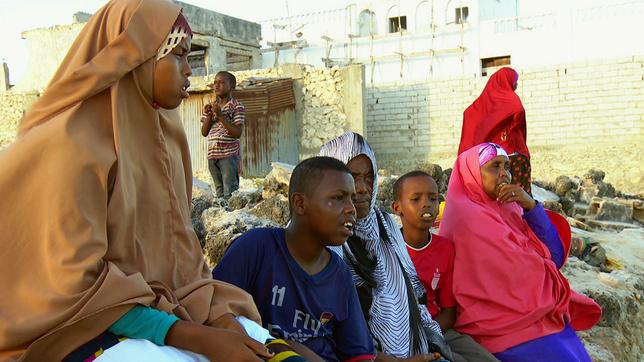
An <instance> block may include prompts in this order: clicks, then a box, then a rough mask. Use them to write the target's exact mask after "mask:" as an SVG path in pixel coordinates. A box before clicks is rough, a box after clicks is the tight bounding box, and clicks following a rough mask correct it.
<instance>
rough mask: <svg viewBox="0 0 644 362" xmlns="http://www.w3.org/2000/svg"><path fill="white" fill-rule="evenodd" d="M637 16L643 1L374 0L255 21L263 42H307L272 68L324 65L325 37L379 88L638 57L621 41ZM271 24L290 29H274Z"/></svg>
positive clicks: (268, 55)
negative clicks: (489, 66) (460, 13)
mask: <svg viewBox="0 0 644 362" xmlns="http://www.w3.org/2000/svg"><path fill="white" fill-rule="evenodd" d="M490 3H493V4H495V5H494V6H490ZM399 4H400V5H399ZM432 5H433V12H432ZM399 6H400V7H399ZM461 6H467V7H468V8H469V18H468V21H467V22H466V23H465V24H463V25H462V26H461V25H460V24H455V23H454V14H455V8H456V7H461ZM363 11H372V12H373V14H374V16H375V23H376V31H375V34H373V36H359V34H360V27H361V22H360V14H361V13H362V12H363ZM517 12H518V14H517ZM479 13H481V15H482V16H481V17H480V16H479ZM513 13H514V14H516V16H514V15H513V16H509V17H508V15H509V14H513ZM397 14H400V15H401V16H406V17H407V31H406V32H403V33H402V34H400V33H395V34H388V33H387V31H388V29H387V27H388V17H390V16H396V15H397ZM432 14H433V17H432ZM642 16H644V2H643V1H629V0H568V1H559V0H543V1H533V0H524V1H519V2H518V11H517V2H516V1H514V0H512V1H508V0H503V1H495V0H484V1H483V0H482V1H477V0H463V1H450V0H435V1H427V0H425V1H422V0H401V1H391V0H380V1H377V0H376V1H359V2H357V4H356V5H350V6H348V7H346V8H344V9H338V10H333V11H326V12H320V13H312V14H306V15H298V16H293V17H291V18H290V19H289V18H282V19H271V20H267V21H263V22H261V24H262V30H263V36H264V38H265V40H268V41H271V42H273V41H274V38H275V39H276V40H277V41H278V42H280V41H292V40H296V39H297V40H300V41H306V42H307V44H308V45H307V46H305V47H303V48H297V47H293V48H291V47H286V48H284V49H280V51H279V56H278V64H281V63H284V62H295V63H304V64H310V65H313V66H323V64H324V60H323V58H325V57H326V52H327V43H326V42H325V41H324V40H322V38H321V36H322V35H327V36H329V37H331V38H332V39H333V41H332V42H331V43H329V44H330V45H331V51H330V58H331V59H332V60H334V61H336V62H343V63H342V64H347V63H349V62H353V63H363V64H365V65H366V79H367V82H368V84H379V83H388V82H393V81H401V80H402V81H406V82H408V81H425V80H431V79H432V78H433V77H446V76H474V75H480V74H481V59H483V58H490V57H499V56H508V55H509V56H511V62H512V66H513V67H515V69H532V68H535V67H540V66H545V65H550V66H554V65H557V64H562V63H575V62H581V61H592V60H594V59H612V58H618V57H625V56H633V55H644V42H641V41H639V42H638V41H628V40H626V39H631V37H632V36H633V35H634V34H642V33H644V22H642V21H641V18H642ZM274 24H275V25H288V26H286V27H285V28H284V30H276V29H274V28H273V25H274ZM430 24H433V25H434V30H432V27H431V26H430ZM293 29H298V31H299V32H301V33H302V34H301V37H299V38H295V37H294V35H292V34H291V30H293ZM293 31H294V30H293ZM350 34H353V35H354V36H353V37H351V39H350V38H349V35H350ZM262 51H263V53H262V61H263V65H264V66H265V67H270V66H273V65H274V64H275V55H276V53H275V52H274V51H273V50H272V49H270V48H269V47H265V48H264V49H263V50H262ZM401 54H402V55H403V56H401ZM336 64H338V63H336Z"/></svg>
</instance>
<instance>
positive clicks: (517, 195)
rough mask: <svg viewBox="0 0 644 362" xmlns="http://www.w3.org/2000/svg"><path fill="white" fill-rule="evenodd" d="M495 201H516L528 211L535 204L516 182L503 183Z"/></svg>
mask: <svg viewBox="0 0 644 362" xmlns="http://www.w3.org/2000/svg"><path fill="white" fill-rule="evenodd" d="M497 201H499V202H500V203H503V204H505V203H508V202H516V203H517V204H519V205H521V207H523V208H524V209H526V210H528V211H530V210H532V209H533V208H534V207H535V206H536V202H535V201H534V199H533V198H532V197H530V195H528V193H527V192H525V190H524V189H523V188H521V186H519V185H516V184H505V185H503V186H502V187H501V190H500V191H499V197H498V198H497Z"/></svg>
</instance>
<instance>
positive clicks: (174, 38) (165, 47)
mask: <svg viewBox="0 0 644 362" xmlns="http://www.w3.org/2000/svg"><path fill="white" fill-rule="evenodd" d="M187 36H188V30H187V29H186V28H184V27H181V26H175V27H174V28H172V30H171V31H170V33H169V34H168V37H167V38H166V39H165V41H164V42H163V44H161V47H159V50H158V51H157V56H156V61H157V62H158V61H159V60H160V59H161V58H163V57H165V56H166V55H168V53H170V52H171V51H172V49H174V48H175V47H176V46H177V44H179V43H180V42H181V41H182V40H183V38H185V37H187Z"/></svg>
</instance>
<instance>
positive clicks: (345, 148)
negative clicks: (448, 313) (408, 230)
mask: <svg viewBox="0 0 644 362" xmlns="http://www.w3.org/2000/svg"><path fill="white" fill-rule="evenodd" d="M319 155H320V156H328V157H334V158H336V159H338V160H340V161H342V162H344V163H345V164H346V163H348V162H349V161H350V160H351V159H353V158H355V157H357V156H359V155H365V156H367V157H368V158H369V160H370V161H371V165H372V167H373V172H374V180H373V192H372V195H371V210H370V211H369V215H367V216H366V217H365V218H363V219H360V220H358V222H357V223H356V225H355V235H356V236H358V237H359V238H360V239H361V240H364V241H365V248H366V250H367V252H369V254H371V255H374V256H375V257H376V268H375V270H374V275H373V276H374V279H375V280H376V282H377V287H376V288H375V289H374V291H373V301H372V304H371V309H370V313H369V317H370V318H369V322H368V324H369V330H370V331H371V333H372V335H373V336H374V338H375V339H376V344H377V345H378V346H379V348H380V349H381V350H382V351H383V352H384V353H386V354H390V355H394V356H396V357H399V358H405V357H410V356H412V355H413V354H414V353H413V351H412V349H413V346H412V338H411V336H412V331H411V327H410V311H409V304H408V300H407V286H406V284H405V279H404V276H403V273H402V270H401V268H400V264H399V261H400V263H401V264H402V265H403V268H404V269H405V272H406V274H407V275H408V276H409V279H410V282H411V284H412V286H413V288H414V291H415V293H416V295H417V297H421V296H422V295H423V293H425V291H424V288H423V286H422V284H421V283H420V280H419V279H418V276H417V274H416V269H415V268H414V264H413V263H412V261H411V258H410V257H409V254H408V253H407V249H406V248H405V242H404V238H403V236H402V234H401V233H400V229H399V227H398V225H397V224H396V222H395V221H394V220H393V218H392V217H391V215H389V214H386V213H383V212H381V211H380V210H378V209H377V208H376V196H377V195H378V167H377V165H376V156H375V154H374V153H373V150H372V149H371V147H370V146H369V145H368V144H367V142H366V141H364V139H363V138H362V136H360V135H357V134H355V133H353V132H347V133H344V134H343V135H341V136H339V137H338V138H336V139H334V140H332V141H329V142H328V143H327V144H325V145H324V146H323V147H322V149H321V150H320V154H319ZM378 218H380V219H381V220H382V221H383V225H384V227H385V230H386V232H387V235H386V236H385V235H382V236H381V235H380V228H379V227H378ZM331 250H333V251H334V252H336V253H337V254H339V255H340V256H342V257H348V258H352V259H353V260H354V261H355V257H354V256H353V255H352V254H351V251H350V249H349V248H348V247H344V248H343V247H331ZM345 253H346V254H345ZM348 264H349V268H350V269H352V268H351V264H350V263H348ZM351 272H352V275H353V280H354V283H355V284H356V286H360V285H362V284H363V283H364V280H362V278H361V277H360V276H358V275H357V274H356V273H355V271H354V270H353V269H352V270H351ZM419 310H420V314H421V316H420V317H421V321H422V324H423V332H424V333H435V334H438V335H441V331H440V326H439V325H438V323H436V322H435V321H434V320H432V317H431V316H430V315H429V313H428V312H427V308H425V307H424V306H421V305H419ZM422 339H423V340H422V341H421V343H422V345H421V346H420V348H421V349H422V351H421V352H422V353H427V352H428V349H429V346H428V344H427V338H422Z"/></svg>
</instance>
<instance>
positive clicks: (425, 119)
mask: <svg viewBox="0 0 644 362" xmlns="http://www.w3.org/2000/svg"><path fill="white" fill-rule="evenodd" d="M519 73H520V75H519V86H518V89H517V94H518V95H519V97H521V99H522V101H523V105H524V107H525V109H526V118H527V124H528V146H529V147H530V151H531V154H532V163H533V166H532V170H533V177H534V178H538V179H546V180H548V179H552V180H554V179H555V178H556V177H557V176H559V175H561V174H578V175H581V174H583V173H584V172H586V171H587V170H588V169H590V168H592V167H599V168H601V169H603V170H604V171H606V174H607V177H606V178H607V181H609V182H611V183H613V184H614V185H615V186H616V187H617V188H619V189H623V190H627V191H632V192H639V191H641V190H642V189H644V185H643V184H644V180H643V179H642V170H641V157H640V156H639V154H640V153H641V147H642V146H641V144H642V141H644V137H643V134H642V130H643V128H644V127H643V126H644V57H642V56H638V57H628V58H622V59H612V60H606V61H595V62H589V63H575V64H567V65H560V66H556V67H545V68H538V69H525V70H520V71H519ZM486 81H487V78H473V77H455V78H438V79H435V80H431V81H426V82H420V83H404V84H400V83H396V84H387V85H379V86H373V87H369V88H367V91H366V97H365V98H366V107H367V110H366V118H367V132H366V133H367V137H368V140H369V142H370V144H371V145H372V146H373V148H374V150H375V152H376V155H377V156H378V161H379V163H380V165H381V166H382V167H386V168H389V169H391V170H392V171H394V172H396V171H397V170H399V169H403V168H410V167H414V165H415V163H416V162H418V161H431V162H433V163H438V164H440V165H441V166H442V167H444V168H446V167H451V166H452V164H453V162H454V160H455V157H456V152H457V150H458V144H459V141H460V134H461V126H462V115H463V111H464V110H465V108H467V106H469V105H470V104H471V103H472V102H473V101H474V100H475V99H476V98H477V97H478V96H479V95H480V92H481V91H482V90H483V87H484V86H485V82H486ZM638 150H639V152H638Z"/></svg>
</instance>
